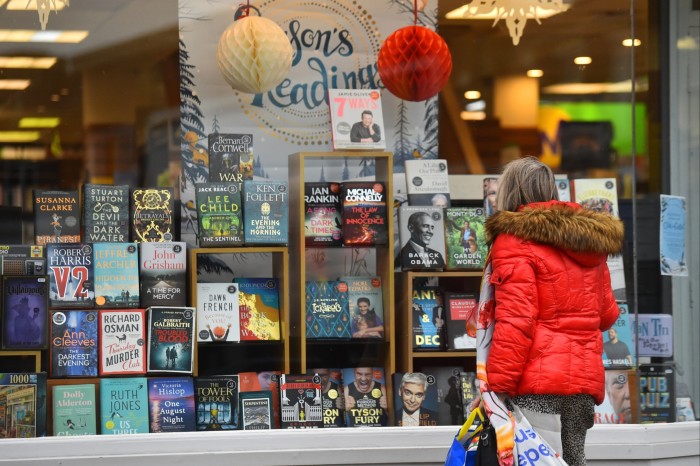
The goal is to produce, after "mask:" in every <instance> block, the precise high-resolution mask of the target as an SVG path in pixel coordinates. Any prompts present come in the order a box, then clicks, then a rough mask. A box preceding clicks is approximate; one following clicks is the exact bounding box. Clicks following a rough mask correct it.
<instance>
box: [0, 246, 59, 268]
mask: <svg viewBox="0 0 700 466" xmlns="http://www.w3.org/2000/svg"><path fill="white" fill-rule="evenodd" d="M44 252H45V251H44V246H38V245H36V244H31V245H27V244H3V245H0V275H46V274H47V273H48V272H47V271H46V257H45V256H44Z"/></svg>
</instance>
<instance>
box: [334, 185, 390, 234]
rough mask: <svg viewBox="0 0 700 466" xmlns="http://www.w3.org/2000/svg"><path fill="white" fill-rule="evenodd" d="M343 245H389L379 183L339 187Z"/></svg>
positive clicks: (384, 209) (384, 206)
mask: <svg viewBox="0 0 700 466" xmlns="http://www.w3.org/2000/svg"><path fill="white" fill-rule="evenodd" d="M340 202H341V204H342V207H343V215H342V217H343V219H342V225H343V244H344V245H345V246H353V247H366V246H378V245H383V244H387V243H388V230H387V215H386V211H387V206H386V190H385V187H384V183H381V182H378V181H347V182H345V183H343V184H342V185H341V189H340Z"/></svg>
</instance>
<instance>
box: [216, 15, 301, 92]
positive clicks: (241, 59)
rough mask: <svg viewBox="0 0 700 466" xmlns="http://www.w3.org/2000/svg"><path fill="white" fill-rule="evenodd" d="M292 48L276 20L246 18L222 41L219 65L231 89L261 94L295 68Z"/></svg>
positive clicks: (224, 35)
mask: <svg viewBox="0 0 700 466" xmlns="http://www.w3.org/2000/svg"><path fill="white" fill-rule="evenodd" d="M292 53H293V52H292V45H291V44H290V43H289V39H288V38H287V36H286V35H285V34H284V31H282V28H280V27H279V26H278V25H277V24H276V23H275V22H274V21H271V20H269V19H267V18H263V17H261V16H246V17H244V18H241V19H239V20H236V21H234V22H233V24H231V25H230V26H229V27H228V28H227V29H226V30H225V31H224V33H223V34H221V38H219V46H218V48H217V51H216V62H217V64H218V65H219V70H221V74H222V75H223V76H224V79H225V80H226V82H227V83H229V85H231V87H232V88H234V89H236V90H239V91H241V92H247V93H250V94H258V93H261V92H265V91H267V90H269V89H272V88H273V87H275V86H276V85H277V84H279V83H280V82H281V81H282V80H283V79H284V77H285V76H286V75H287V73H289V70H290V68H291V67H292Z"/></svg>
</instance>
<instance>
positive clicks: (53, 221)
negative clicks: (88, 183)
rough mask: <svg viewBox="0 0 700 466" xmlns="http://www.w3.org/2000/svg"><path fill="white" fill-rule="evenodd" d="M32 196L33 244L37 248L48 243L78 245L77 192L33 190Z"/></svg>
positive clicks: (78, 212) (78, 208)
mask: <svg viewBox="0 0 700 466" xmlns="http://www.w3.org/2000/svg"><path fill="white" fill-rule="evenodd" d="M33 196H34V242H35V243H36V244H37V245H39V246H43V245H46V244H49V243H79V242H80V204H79V203H78V191H77V190H75V189H73V190H68V191H53V190H45V189H35V190H34V191H33Z"/></svg>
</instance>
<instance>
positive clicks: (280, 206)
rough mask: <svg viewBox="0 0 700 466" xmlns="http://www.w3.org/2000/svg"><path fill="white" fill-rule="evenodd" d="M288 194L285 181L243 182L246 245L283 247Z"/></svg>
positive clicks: (286, 226)
mask: <svg viewBox="0 0 700 466" xmlns="http://www.w3.org/2000/svg"><path fill="white" fill-rule="evenodd" d="M288 201H289V192H288V185H287V182H286V181H271V180H245V181H244V182H243V216H244V218H245V243H246V244H287V239H288V235H289V234H288V229H289V228H288V224H289V214H288V209H287V206H288V204H289V202H288Z"/></svg>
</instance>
